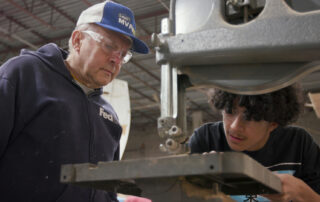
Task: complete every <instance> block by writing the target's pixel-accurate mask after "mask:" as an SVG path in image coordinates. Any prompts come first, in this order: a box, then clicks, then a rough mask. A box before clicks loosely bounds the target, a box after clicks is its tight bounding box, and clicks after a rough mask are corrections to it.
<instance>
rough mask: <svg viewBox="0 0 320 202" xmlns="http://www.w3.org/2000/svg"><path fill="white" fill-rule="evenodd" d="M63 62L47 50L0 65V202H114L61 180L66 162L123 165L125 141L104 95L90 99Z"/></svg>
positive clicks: (60, 54) (50, 48)
mask: <svg viewBox="0 0 320 202" xmlns="http://www.w3.org/2000/svg"><path fill="white" fill-rule="evenodd" d="M66 56H67V53H66V52H65V51H63V50H61V49H59V48H58V47H57V46H56V45H55V44H47V45H45V46H43V47H41V48H40V49H39V50H37V51H28V50H22V51H21V54H20V56H17V57H14V58H12V59H10V60H8V61H7V62H6V63H5V64H3V65H2V66H1V67H0V133H1V134H0V190H1V191H0V192H1V194H0V201H1V202H11V201H13V202H22V201H23V202H29V201H30V202H51V201H53V202H54V201H58V202H73V201H74V202H89V201H95V202H97V201H99V202H106V201H117V200H116V197H115V194H111V193H107V192H104V191H100V190H93V189H89V188H88V189H87V188H82V187H78V186H75V185H69V184H61V183H60V182H59V179H60V169H61V165H62V164H70V163H85V162H90V163H97V162H98V161H112V160H118V159H119V139H120V136H121V127H120V125H119V123H118V118H117V115H116V113H115V112H114V110H113V109H112V107H111V106H110V104H108V103H107V102H106V101H105V100H104V99H103V98H102V97H101V96H100V95H101V93H102V90H101V89H97V90H95V91H94V92H92V93H91V94H89V95H86V94H85V93H84V92H83V91H82V89H81V88H80V87H79V86H78V85H77V84H76V83H75V82H74V80H73V78H72V76H71V75H70V73H69V71H68V70H67V68H66V66H65V64H64V59H65V58H66ZM105 113H107V114H108V115H109V116H105ZM110 116H112V117H113V118H112V119H113V121H110V120H109V119H108V118H110ZM106 117H108V118H106ZM112 119H111V120H112Z"/></svg>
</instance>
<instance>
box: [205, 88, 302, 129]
mask: <svg viewBox="0 0 320 202" xmlns="http://www.w3.org/2000/svg"><path fill="white" fill-rule="evenodd" d="M302 98H303V96H302V90H301V88H300V85H298V84H295V85H291V86H288V87H286V88H283V89H280V90H278V91H274V92H271V93H267V94H261V95H237V94H233V93H228V92H225V91H222V90H220V89H214V90H213V91H212V93H211V94H210V98H209V103H210V104H211V105H213V106H214V107H215V108H216V109H218V110H225V112H226V113H229V114H231V113H232V110H233V109H234V107H235V104H237V105H238V106H240V107H245V108H246V110H245V112H244V113H245V117H246V119H247V120H255V121H260V120H265V121H268V122H276V123H278V124H279V126H286V125H288V124H290V123H293V122H294V121H296V120H297V119H298V117H299V114H300V112H301V111H302V109H303V99H302Z"/></svg>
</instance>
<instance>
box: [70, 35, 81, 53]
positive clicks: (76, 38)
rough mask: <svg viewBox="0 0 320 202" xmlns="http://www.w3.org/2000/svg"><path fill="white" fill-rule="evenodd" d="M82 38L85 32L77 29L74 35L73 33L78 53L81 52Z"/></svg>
mask: <svg viewBox="0 0 320 202" xmlns="http://www.w3.org/2000/svg"><path fill="white" fill-rule="evenodd" d="M82 38H83V34H81V31H79V30H75V31H73V32H72V35H71V41H72V46H73V49H74V50H75V51H76V52H77V53H79V51H80V48H81V43H82Z"/></svg>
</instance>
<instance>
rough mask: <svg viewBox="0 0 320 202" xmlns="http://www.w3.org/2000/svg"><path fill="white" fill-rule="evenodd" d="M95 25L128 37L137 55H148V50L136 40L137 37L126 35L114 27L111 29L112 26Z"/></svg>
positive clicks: (145, 45)
mask: <svg viewBox="0 0 320 202" xmlns="http://www.w3.org/2000/svg"><path fill="white" fill-rule="evenodd" d="M96 24H97V25H99V26H101V27H104V28H106V29H109V30H112V31H115V32H119V33H121V34H124V35H126V36H128V37H130V38H131V39H132V43H133V44H132V48H131V49H132V50H133V51H135V52H137V53H142V54H147V53H149V48H148V46H147V44H145V43H144V42H143V41H141V40H140V39H138V38H137V37H135V36H133V35H131V34H128V33H127V32H124V31H122V30H120V29H118V28H116V27H113V26H109V25H104V24H102V23H99V22H96Z"/></svg>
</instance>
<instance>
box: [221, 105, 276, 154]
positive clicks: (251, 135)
mask: <svg viewBox="0 0 320 202" xmlns="http://www.w3.org/2000/svg"><path fill="white" fill-rule="evenodd" d="M244 111H245V108H244V107H239V106H237V107H235V108H234V109H233V111H232V114H228V113H227V112H226V111H225V110H224V111H223V112H222V116H223V124H224V131H225V135H226V139H227V142H228V144H229V146H230V148H231V149H232V150H234V151H257V150H259V149H261V148H262V147H263V146H264V145H265V144H266V142H267V140H268V139H269V136H270V133H271V132H272V131H273V130H274V129H275V128H276V127H277V126H278V125H277V124H276V123H273V122H272V123H270V122H267V121H264V120H262V121H254V120H249V121H248V120H246V118H245V114H244Z"/></svg>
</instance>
